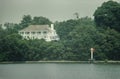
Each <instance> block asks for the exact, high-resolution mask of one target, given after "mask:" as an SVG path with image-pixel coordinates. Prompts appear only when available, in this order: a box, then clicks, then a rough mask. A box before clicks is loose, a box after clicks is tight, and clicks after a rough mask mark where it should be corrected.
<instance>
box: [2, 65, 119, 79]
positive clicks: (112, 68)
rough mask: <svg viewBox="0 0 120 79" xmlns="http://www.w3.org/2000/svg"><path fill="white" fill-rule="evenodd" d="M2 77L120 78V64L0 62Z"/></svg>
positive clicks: (41, 78)
mask: <svg viewBox="0 0 120 79" xmlns="http://www.w3.org/2000/svg"><path fill="white" fill-rule="evenodd" d="M0 79H120V65H118V64H79V63H78V64H70V63H69V64H65V63H64V64H63V63H61V64H56V63H40V64H0Z"/></svg>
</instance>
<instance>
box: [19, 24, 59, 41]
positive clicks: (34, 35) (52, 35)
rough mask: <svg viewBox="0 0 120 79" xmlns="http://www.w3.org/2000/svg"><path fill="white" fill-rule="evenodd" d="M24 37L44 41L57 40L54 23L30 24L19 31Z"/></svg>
mask: <svg viewBox="0 0 120 79" xmlns="http://www.w3.org/2000/svg"><path fill="white" fill-rule="evenodd" d="M19 34H20V35H21V36H22V37H23V38H24V39H28V40H29V39H45V40H46V41H53V40H59V37H58V35H57V33H56V30H55V29H54V25H53V24H51V26H50V27H49V25H30V26H28V27H26V28H24V29H22V30H20V31H19Z"/></svg>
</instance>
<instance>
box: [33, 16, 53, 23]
mask: <svg viewBox="0 0 120 79" xmlns="http://www.w3.org/2000/svg"><path fill="white" fill-rule="evenodd" d="M51 23H52V22H51V21H50V20H49V19H47V18H46V17H42V16H40V17H34V18H33V20H32V24H33V25H45V24H51Z"/></svg>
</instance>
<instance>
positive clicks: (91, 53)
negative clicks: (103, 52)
mask: <svg viewBox="0 0 120 79" xmlns="http://www.w3.org/2000/svg"><path fill="white" fill-rule="evenodd" d="M90 50H91V60H93V51H94V49H93V48H91V49H90Z"/></svg>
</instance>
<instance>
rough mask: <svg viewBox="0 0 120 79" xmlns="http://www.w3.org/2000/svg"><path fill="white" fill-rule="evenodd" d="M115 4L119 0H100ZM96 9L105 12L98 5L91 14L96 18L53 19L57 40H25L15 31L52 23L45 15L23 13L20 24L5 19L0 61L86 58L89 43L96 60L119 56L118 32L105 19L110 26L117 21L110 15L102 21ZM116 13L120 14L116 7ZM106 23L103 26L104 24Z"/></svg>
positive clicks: (0, 37) (1, 34)
mask: <svg viewBox="0 0 120 79" xmlns="http://www.w3.org/2000/svg"><path fill="white" fill-rule="evenodd" d="M108 3H109V4H108ZM116 4H118V3H116V2H112V1H108V2H106V3H103V5H104V6H105V7H106V5H107V6H108V7H111V5H116ZM103 5H102V6H103ZM114 8H115V10H116V9H117V8H116V7H114ZM108 9H109V8H108ZM110 9H111V8H110ZM99 10H100V14H104V11H102V12H101V10H102V9H100V8H98V9H97V10H96V12H95V14H94V15H95V21H94V20H93V19H91V18H89V17H84V18H77V19H70V20H67V21H63V22H55V29H56V31H57V33H58V35H59V36H60V41H51V42H46V41H45V40H43V39H41V40H37V39H35V40H25V39H22V37H21V36H20V35H19V34H18V31H19V30H21V29H23V28H25V27H27V26H28V25H30V24H35V25H36V24H50V23H52V22H51V21H50V20H49V19H47V18H45V17H34V18H33V19H32V18H31V16H30V15H25V16H24V17H23V18H22V20H21V22H20V23H19V24H13V23H5V24H4V27H5V29H3V28H2V27H1V25H0V61H38V60H76V61H80V60H89V59H90V48H91V47H93V48H95V51H94V59H96V60H105V59H108V60H120V52H119V51H120V41H119V40H120V32H119V31H118V30H117V31H116V28H111V27H112V25H111V24H110V23H108V22H112V23H114V24H113V26H117V25H118V24H119V21H116V19H112V21H109V20H108V22H107V21H106V20H105V19H107V18H104V17H102V19H103V20H104V21H102V20H101V19H100V17H99V16H98V14H99V12H98V11H99ZM105 10H106V9H105ZM97 12H98V13H97ZM106 12H108V11H106ZM109 13H110V12H108V15H109ZM118 13H119V14H120V12H119V11H118ZM100 16H102V15H100ZM112 18H117V17H116V16H112ZM104 22H105V23H104ZM102 23H103V24H102ZM116 23H117V24H116ZM106 24H107V25H106ZM109 24H110V25H111V26H110V27H108V26H109ZM105 26H106V28H103V27H105Z"/></svg>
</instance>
